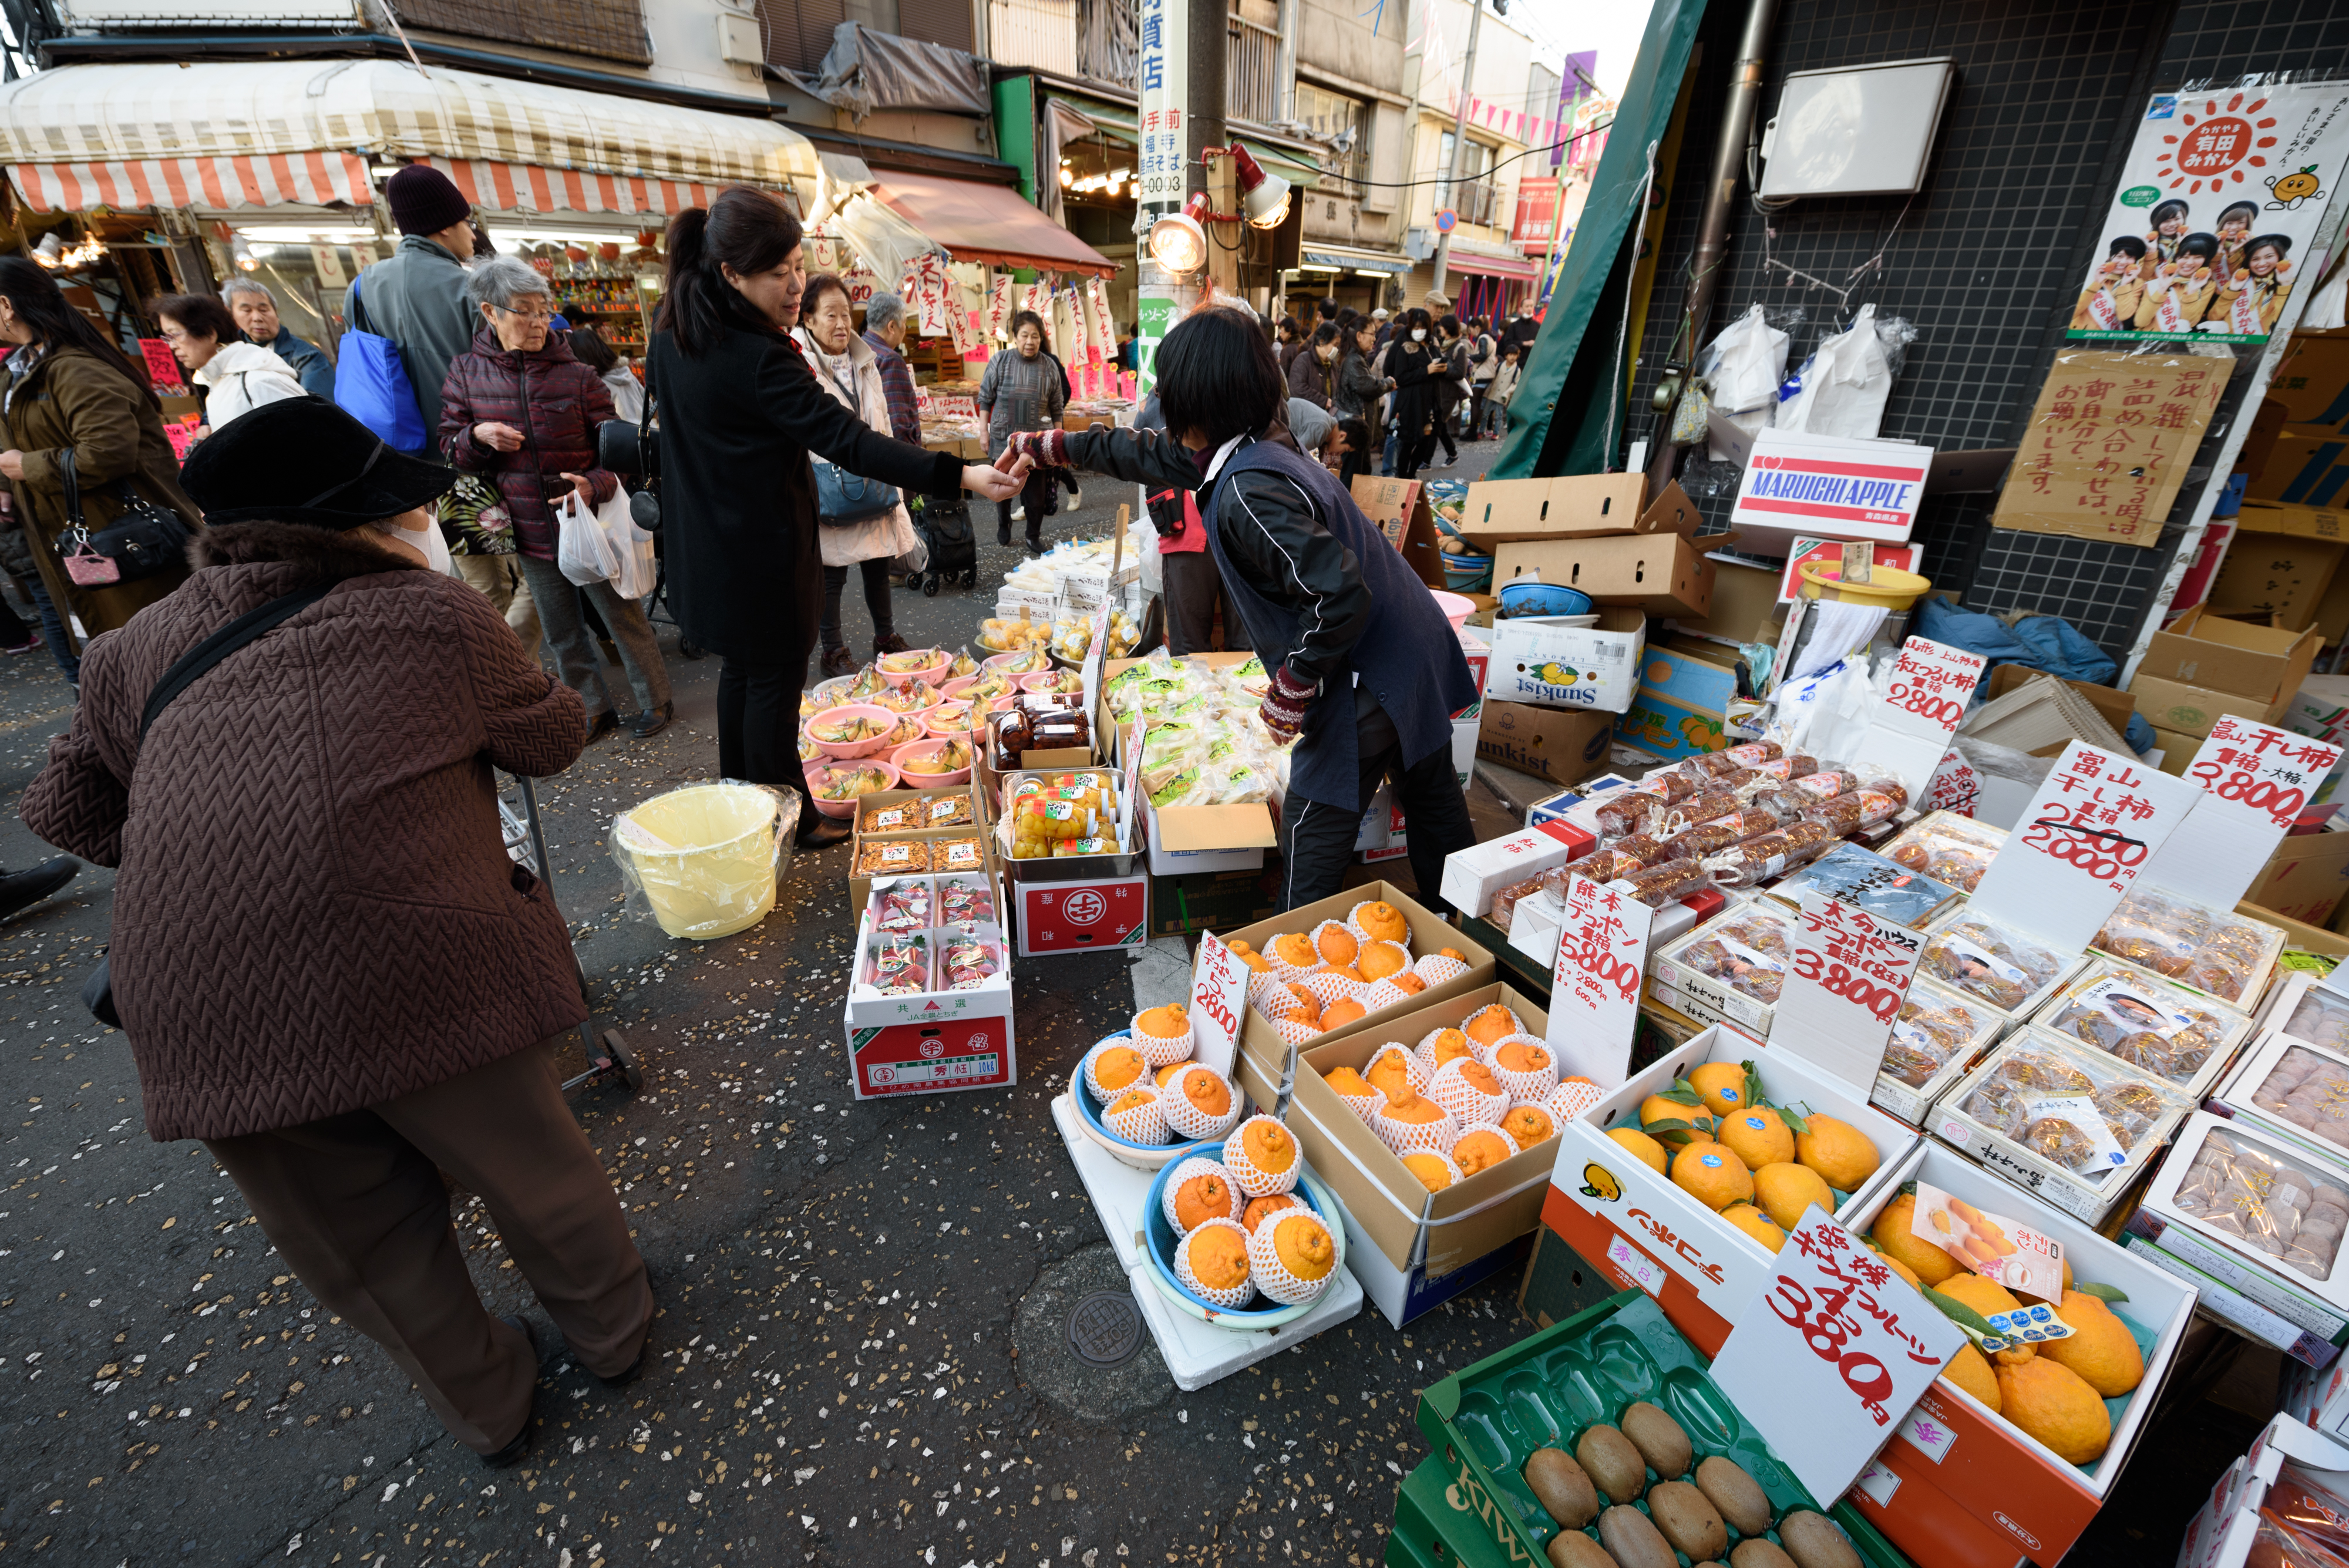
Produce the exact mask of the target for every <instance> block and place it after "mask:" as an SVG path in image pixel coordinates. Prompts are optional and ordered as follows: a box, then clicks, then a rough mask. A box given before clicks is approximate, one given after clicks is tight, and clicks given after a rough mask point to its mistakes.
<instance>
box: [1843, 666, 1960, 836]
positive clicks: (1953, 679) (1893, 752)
mask: <svg viewBox="0 0 2349 1568" xmlns="http://www.w3.org/2000/svg"><path fill="white" fill-rule="evenodd" d="M1988 663H1989V661H1988V660H1987V659H1983V658H1982V655H1981V654H1979V653H1969V652H1968V651H1966V650H1965V649H1962V648H1952V647H1951V646H1950V645H1949V644H1947V643H1941V642H1935V641H1933V640H1932V639H1930V638H1923V637H1912V638H1910V639H1909V640H1908V641H1907V642H1904V643H1902V644H1901V645H1900V654H1899V658H1898V659H1895V660H1894V661H1893V665H1892V669H1891V670H1890V671H1889V673H1887V674H1886V676H1885V677H1884V678H1883V680H1882V682H1881V684H1882V688H1883V692H1884V695H1883V699H1882V701H1879V702H1878V703H1877V704H1876V706H1875V708H1874V709H1873V710H1872V711H1871V712H1870V713H1869V715H1868V731H1867V732H1866V733H1865V734H1864V735H1862V736H1861V737H1860V739H1859V741H1858V742H1856V743H1855V744H1854V745H1853V747H1852V758H1851V760H1852V763H1853V764H1854V765H1855V766H1857V767H1858V768H1859V769H1860V770H1861V775H1862V776H1863V777H1865V776H1867V774H1868V770H1870V769H1874V770H1878V771H1881V772H1885V773H1889V774H1893V775H1894V776H1895V777H1897V778H1899V781H1900V782H1901V783H1902V784H1905V785H1907V786H1908V789H1909V799H1910V800H1911V801H1921V800H1923V799H1924V798H1925V795H1926V794H1927V793H1928V791H1930V788H1931V787H1932V783H1933V779H1934V776H1935V775H1936V774H1937V773H1938V772H1939V771H1940V766H1941V763H1942V759H1943V758H1945V757H1946V756H1948V755H1949V754H1950V737H1951V735H1952V734H1954V733H1955V732H1956V731H1957V728H1958V725H1959V723H1960V722H1961V721H1963V720H1964V718H1965V716H1966V708H1967V706H1968V705H1969V704H1970V703H1971V702H1972V701H1973V697H1974V688H1975V687H1976V686H1978V685H1980V684H1981V683H1982V671H1983V670H1984V669H1985V668H1987V666H1988Z"/></svg>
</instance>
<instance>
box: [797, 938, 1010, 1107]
mask: <svg viewBox="0 0 2349 1568" xmlns="http://www.w3.org/2000/svg"><path fill="white" fill-rule="evenodd" d="M934 909H935V906H934ZM888 934H891V933H882V932H876V931H875V929H874V924H873V912H872V910H871V909H867V910H866V911H865V912H864V914H863V915H862V916H860V917H859V919H858V920H857V926H856V962H855V966H854V970H853V971H852V974H851V978H850V981H849V986H848V1000H847V1002H846V1004H845V1006H844V1007H843V1010H842V1014H841V1023H842V1029H843V1034H844V1035H845V1038H846V1044H847V1047H848V1065H849V1079H850V1092H851V1093H853V1094H854V1096H856V1098H858V1099H860V1100H873V1099H885V1098H887V1097H889V1096H896V1095H924V1094H943V1093H950V1092H953V1091H956V1090H961V1089H994V1088H1009V1086H1011V1085H1013V1084H1016V1083H1018V1082H1019V1055H1018V1046H1017V1041H1016V1038H1015V1036H1014V1034H1013V1031H1012V1022H1011V960H1010V955H1009V952H1008V951H1007V950H1005V946H1004V942H1003V939H1002V938H1001V936H1000V935H998V936H994V937H991V938H986V937H978V936H975V935H973V934H971V933H969V932H966V931H963V930H960V929H954V928H943V929H942V928H937V927H930V928H926V929H921V930H918V931H907V932H903V933H895V934H897V935H901V936H905V937H916V938H919V939H920V940H921V941H922V944H923V947H924V949H925V951H924V952H923V955H922V959H921V962H922V963H923V965H925V966H926V968H925V971H924V972H925V973H926V976H927V979H926V983H925V984H924V987H923V989H921V990H919V991H910V992H896V993H894V994H883V993H882V992H880V991H878V990H877V989H875V988H874V986H873V985H872V984H871V983H870V981H871V980H872V979H873V975H874V950H875V949H876V947H877V946H878V945H879V942H880V940H881V938H882V937H883V936H885V935H888ZM957 942H962V943H968V944H973V945H976V946H978V947H979V948H981V949H983V950H986V952H987V955H988V961H989V962H991V963H992V965H993V972H992V973H990V974H988V975H987V976H986V977H985V978H984V979H982V980H979V981H978V982H977V983H976V984H974V985H971V986H969V987H968V988H967V989H955V988H953V986H952V984H951V982H950V981H948V980H947V978H946V974H945V971H944V962H945V953H944V951H943V950H944V949H945V948H946V947H947V945H948V944H952V943H957Z"/></svg>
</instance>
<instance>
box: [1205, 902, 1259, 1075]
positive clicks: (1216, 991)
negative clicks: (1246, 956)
mask: <svg viewBox="0 0 2349 1568" xmlns="http://www.w3.org/2000/svg"><path fill="white" fill-rule="evenodd" d="M1247 977H1248V971H1247V966H1246V965H1245V964H1243V963H1241V962H1240V961H1239V960H1237V959H1236V958H1234V957H1233V956H1232V950H1231V949H1229V948H1227V947H1226V946H1225V945H1224V943H1223V940H1222V939H1221V938H1219V937H1217V936H1216V933H1215V932H1213V931H1204V932H1202V933H1200V936H1199V958H1198V962H1197V964H1196V965H1195V967H1194V968H1193V969H1192V971H1191V1043H1192V1053H1191V1054H1192V1059H1193V1060H1195V1061H1197V1062H1201V1063H1204V1064H1206V1065H1207V1066H1209V1067H1212V1068H1214V1069H1215V1070H1216V1075H1217V1076H1219V1077H1225V1078H1228V1077H1230V1076H1231V1075H1232V1055H1233V1053H1234V1052H1235V1051H1236V1050H1237V1047H1238V1044H1239V1037H1240V1010H1241V1009H1242V1008H1243V1007H1245V1006H1247Z"/></svg>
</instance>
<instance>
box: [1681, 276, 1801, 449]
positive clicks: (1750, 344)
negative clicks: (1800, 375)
mask: <svg viewBox="0 0 2349 1568" xmlns="http://www.w3.org/2000/svg"><path fill="white" fill-rule="evenodd" d="M1697 373H1698V374H1699V375H1702V377H1703V378H1704V379H1705V381H1706V383H1707V384H1708V385H1710V386H1711V387H1712V389H1713V394H1712V395H1713V410H1714V411H1715V412H1717V413H1719V414H1720V415H1721V416H1722V417H1723V418H1724V419H1726V420H1728V421H1730V422H1731V423H1733V424H1734V425H1735V426H1736V427H1737V428H1738V429H1739V430H1742V431H1744V432H1745V433H1746V434H1747V435H1755V434H1758V433H1760V432H1761V431H1765V430H1767V429H1769V428H1770V421H1771V417H1772V415H1773V414H1774V413H1775V411H1776V410H1777V407H1778V383H1779V382H1780V381H1782V380H1784V379H1785V376H1786V335H1785V333H1783V332H1781V331H1779V330H1778V329H1777V328H1776V327H1772V326H1771V325H1770V324H1769V323H1768V322H1767V321H1764V319H1763V318H1762V307H1761V306H1758V305H1757V306H1754V308H1753V309H1751V310H1749V311H1747V312H1746V313H1745V314H1744V315H1743V316H1741V317H1738V318H1737V319H1736V320H1735V321H1733V322H1732V323H1730V325H1729V327H1727V328H1726V329H1725V330H1724V331H1723V333H1722V335H1721V336H1720V337H1716V338H1714V339H1713V342H1712V344H1711V345H1710V346H1709V347H1708V348H1706V349H1705V352H1704V358H1703V359H1702V361H1700V363H1699V364H1698V366H1697ZM1715 455H1716V456H1718V455H1722V454H1715Z"/></svg>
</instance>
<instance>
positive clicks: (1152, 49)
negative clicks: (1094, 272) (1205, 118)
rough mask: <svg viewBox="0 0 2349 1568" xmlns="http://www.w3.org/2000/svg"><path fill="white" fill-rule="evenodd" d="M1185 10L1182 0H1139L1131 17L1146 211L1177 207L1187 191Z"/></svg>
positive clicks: (1140, 183)
mask: <svg viewBox="0 0 2349 1568" xmlns="http://www.w3.org/2000/svg"><path fill="white" fill-rule="evenodd" d="M1189 16H1190V12H1189V11H1188V10H1187V9H1186V8H1185V6H1184V5H1182V4H1181V0H1141V5H1140V7H1139V8H1138V10H1137V12H1136V15H1135V17H1134V22H1135V29H1136V32H1137V35H1138V36H1137V37H1136V39H1135V42H1136V44H1137V45H1138V46H1139V47H1138V48H1137V49H1136V51H1135V54H1136V59H1135V73H1134V75H1135V84H1136V86H1137V87H1138V88H1139V89H1140V90H1139V95H1138V108H1139V112H1140V114H1141V122H1140V125H1139V128H1138V129H1139V130H1141V132H1142V149H1141V157H1140V158H1139V159H1138V160H1137V162H1138V165H1139V166H1138V167H1137V168H1136V170H1135V171H1134V172H1135V176H1136V179H1135V185H1136V191H1135V195H1136V197H1137V199H1138V200H1139V201H1140V202H1141V203H1142V210H1143V212H1145V213H1149V212H1164V211H1166V210H1168V209H1171V208H1174V207H1179V206H1181V205H1182V204H1183V198H1184V196H1185V194H1186V192H1185V180H1184V176H1183V134H1184V132H1183V103H1184V97H1185V91H1186V90H1187V88H1188V79H1187V78H1188V73H1189V70H1190V54H1191V47H1190V31H1189V28H1188V26H1187V25H1186V18H1188V17H1189Z"/></svg>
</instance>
